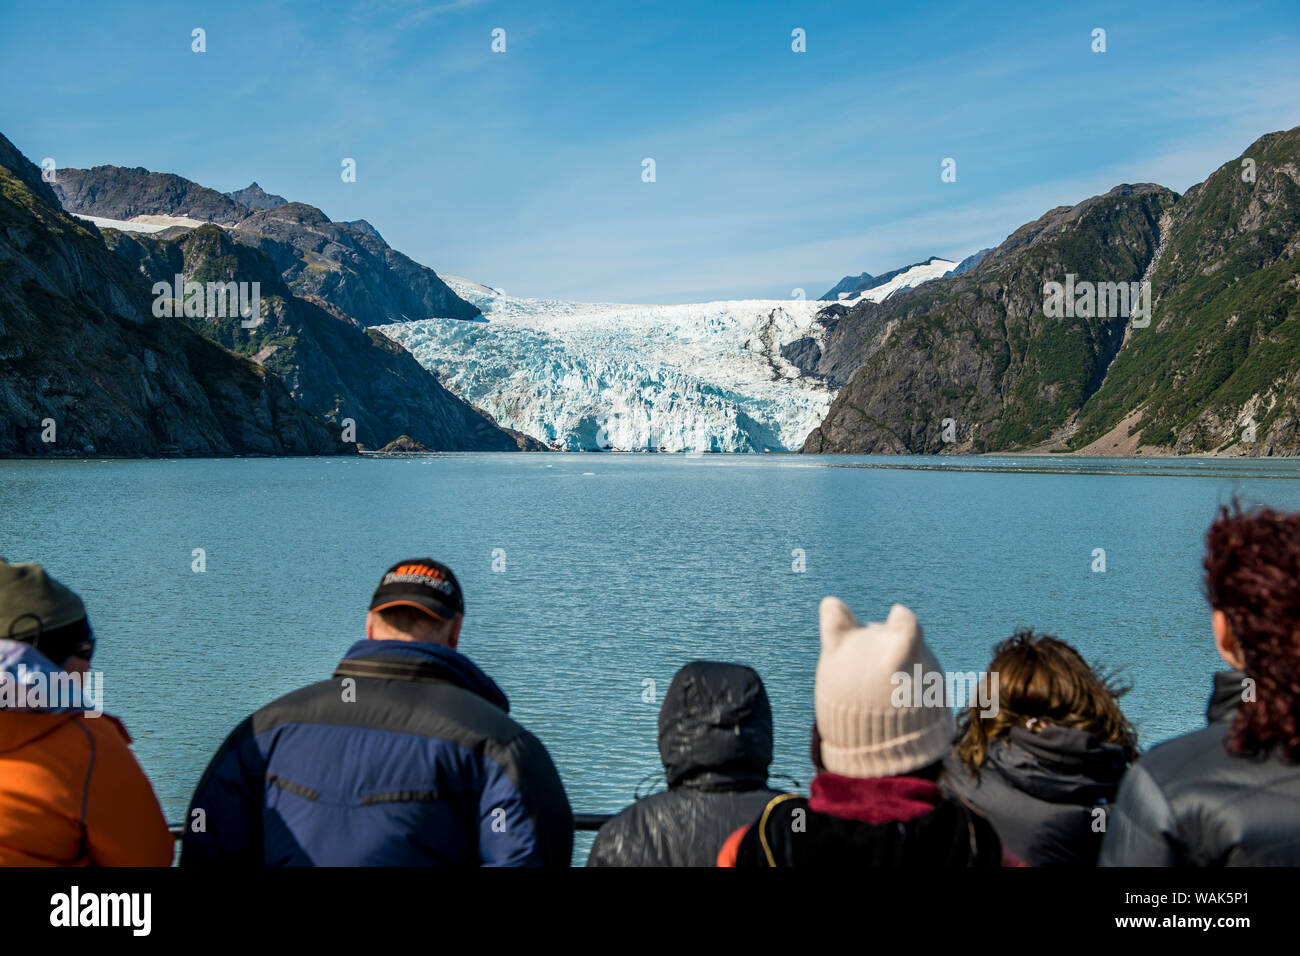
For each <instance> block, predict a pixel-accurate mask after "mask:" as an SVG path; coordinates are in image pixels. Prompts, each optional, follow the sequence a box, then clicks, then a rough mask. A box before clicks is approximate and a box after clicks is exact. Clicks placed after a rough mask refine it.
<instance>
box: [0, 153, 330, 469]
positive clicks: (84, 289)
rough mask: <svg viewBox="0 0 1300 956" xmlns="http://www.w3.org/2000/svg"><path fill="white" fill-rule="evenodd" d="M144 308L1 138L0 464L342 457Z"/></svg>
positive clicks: (265, 384)
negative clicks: (28, 458)
mask: <svg viewBox="0 0 1300 956" xmlns="http://www.w3.org/2000/svg"><path fill="white" fill-rule="evenodd" d="M151 306H152V297H151V295H150V292H149V287H148V284H147V283H145V282H144V281H143V280H142V279H141V277H140V276H139V274H138V273H136V272H135V271H134V270H133V269H132V268H131V267H130V266H129V265H128V264H127V263H126V262H125V261H123V260H122V259H121V258H119V257H118V256H116V255H114V254H113V253H112V252H110V251H109V250H108V248H107V247H106V246H105V245H104V242H103V239H102V238H101V236H100V234H99V233H98V232H97V231H96V229H95V228H94V227H93V226H90V225H88V224H86V223H83V222H81V221H79V220H77V219H76V218H74V217H72V216H69V215H67V214H66V213H64V212H63V211H62V210H61V208H60V205H59V200H58V198H57V197H56V196H55V194H54V192H53V191H52V190H51V189H50V187H49V184H47V183H45V182H44V181H43V180H42V179H41V174H40V170H39V169H37V168H36V167H35V166H34V165H33V164H32V163H31V162H29V161H28V160H27V159H26V158H25V157H24V156H23V155H22V154H21V153H19V152H18V150H17V149H16V148H15V147H14V146H13V144H12V143H10V142H9V140H7V139H6V138H4V137H3V136H0V454H2V455H36V456H45V455H58V454H76V455H81V454H86V455H90V454H94V455H168V454H179V455H231V454H267V455H294V454H338V453H346V452H351V451H354V450H355V449H354V447H353V446H351V445H348V446H345V445H343V444H342V442H341V441H340V436H339V432H338V431H337V430H336V429H334V428H333V427H331V426H328V425H326V424H325V423H324V422H322V421H321V420H320V419H318V418H317V417H315V416H314V415H312V414H311V413H310V412H308V411H306V410H305V409H304V408H302V407H301V406H300V405H299V404H298V403H297V402H295V401H294V400H293V398H292V397H291V395H290V394H289V391H288V389H287V388H286V387H285V385H284V383H283V382H281V381H280V379H279V378H278V377H277V376H275V375H274V374H273V373H271V372H269V371H268V370H267V369H265V368H262V367H260V366H258V365H256V364H255V363H253V362H250V361H248V360H247V359H245V358H241V357H239V356H236V355H233V354H231V353H230V352H229V351H227V350H226V349H223V348H222V347H221V346H219V345H217V344H215V343H214V342H211V341H209V340H208V339H206V338H204V337H203V336H201V335H199V334H197V333H196V332H194V331H193V330H192V329H190V328H188V327H187V326H185V325H184V324H183V323H181V322H177V321H175V320H172V319H165V318H163V319H159V318H155V317H154V315H153V313H152V309H151ZM51 422H52V424H53V428H52V430H51V427H50V423H51ZM51 435H52V437H53V438H54V439H55V440H54V441H53V442H47V441H44V440H43V437H49V436H51Z"/></svg>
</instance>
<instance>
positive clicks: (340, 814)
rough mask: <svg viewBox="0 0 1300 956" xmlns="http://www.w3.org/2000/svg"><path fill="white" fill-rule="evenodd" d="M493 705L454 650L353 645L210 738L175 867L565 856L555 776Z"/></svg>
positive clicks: (567, 828) (555, 861) (568, 847)
mask: <svg viewBox="0 0 1300 956" xmlns="http://www.w3.org/2000/svg"><path fill="white" fill-rule="evenodd" d="M509 706H510V705H509V702H508V701H507V699H506V696H505V694H504V693H502V691H501V689H500V688H499V687H498V686H497V685H496V683H495V682H493V680H492V679H491V678H490V677H488V676H487V675H486V674H485V673H483V671H481V670H480V669H479V668H478V667H477V666H476V665H475V664H474V663H473V662H472V661H471V660H470V659H469V658H468V657H465V656H464V655H463V654H460V653H457V652H456V651H453V650H450V649H448V648H445V647H442V646H440V645H437V644H425V643H415V642H405V641H360V642H358V643H357V644H354V645H353V646H352V647H351V648H350V649H349V650H348V652H347V655H346V657H344V659H343V661H342V663H341V664H340V665H339V667H338V669H337V670H336V671H335V672H334V676H333V678H332V679H331V680H326V681H321V682H320V683H318V684H313V685H311V686H309V687H304V688H302V689H301V690H298V691H295V692H293V693H291V694H288V695H286V696H284V697H281V698H280V699H279V700H277V701H275V702H274V703H272V704H269V705H267V706H266V707H263V708H262V709H261V710H259V711H258V712H257V713H256V714H254V715H253V716H252V717H250V718H248V719H247V720H245V721H244V722H243V723H242V724H240V725H239V726H238V727H236V728H235V730H234V731H233V732H232V733H231V734H230V736H229V737H228V738H227V739H226V742H225V743H224V744H223V745H222V747H221V749H220V750H218V751H217V754H216V756H214V757H213V758H212V761H211V763H210V764H209V765H208V769H207V772H206V773H204V775H203V778H202V779H201V780H200V781H199V785H198V789H197V790H196V791H195V794H194V798H193V801H192V802H191V804H190V812H189V814H188V815H187V818H186V832H185V836H184V842H183V844H182V851H181V865H182V866H192V865H204V864H207V865H251V866H262V865H265V866H309V865H320V866H430V865H433V866H439V865H441V866H478V865H482V866H542V865H545V866H568V865H569V862H570V857H571V855H572V851H573V815H572V812H571V810H570V808H569V801H568V798H567V797H566V795H565V792H564V785H563V784H562V783H561V781H560V777H559V774H558V773H557V771H556V769H555V765H554V764H553V763H552V762H551V758H550V755H549V754H548V753H547V751H546V748H545V747H543V746H542V744H541V742H540V741H538V739H537V738H536V737H534V736H533V735H532V734H530V733H529V732H528V731H526V730H525V729H524V728H522V727H520V726H519V725H518V724H516V723H515V722H514V721H513V720H511V719H510V717H509V716H507V712H508V710H509ZM197 811H202V812H201V813H199V812H197Z"/></svg>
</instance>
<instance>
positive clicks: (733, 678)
mask: <svg viewBox="0 0 1300 956" xmlns="http://www.w3.org/2000/svg"><path fill="white" fill-rule="evenodd" d="M659 755H660V756H661V757H662V758H663V762H664V771H665V772H666V774H667V777H668V786H669V787H677V786H686V787H699V788H702V789H709V790H733V789H743V788H749V787H753V786H756V785H758V786H761V785H762V784H763V783H765V782H766V781H767V768H768V767H769V766H770V765H771V763H772V707H771V705H770V704H769V703H768V700H767V690H766V689H765V688H764V687H763V680H762V678H760V677H759V676H758V673H757V672H756V671H754V670H753V668H749V667H745V666H743V665H741V664H723V663H718V662H717V661H692V662H691V663H690V664H687V665H686V666H685V667H683V668H682V669H681V670H679V671H678V672H677V673H676V675H674V676H673V682H672V684H671V685H670V686H669V688H668V693H667V694H665V695H664V703H663V706H662V707H661V708H660V709H659Z"/></svg>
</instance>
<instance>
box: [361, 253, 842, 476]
mask: <svg viewBox="0 0 1300 956" xmlns="http://www.w3.org/2000/svg"><path fill="white" fill-rule="evenodd" d="M442 279H443V280H444V281H445V282H447V284H448V285H449V286H451V288H452V290H453V291H454V292H456V294H457V295H459V296H460V297H461V298H463V299H466V300H467V301H469V302H472V303H473V304H474V305H476V306H478V308H479V309H481V310H482V312H483V319H482V320H478V321H464V320H457V319H436V318H435V319H425V320H420V321H415V322H402V323H398V324H395V325H389V326H384V327H383V328H382V329H381V331H383V332H384V334H386V335H388V336H389V337H391V338H393V339H396V340H397V341H398V342H400V343H401V344H402V345H404V346H405V347H406V348H407V349H409V350H410V351H411V353H412V354H413V355H415V357H416V358H417V359H418V360H419V361H420V362H421V364H423V365H424V366H425V367H427V368H429V369H432V370H433V371H435V372H436V373H437V374H438V377H439V378H440V379H441V380H442V383H443V384H444V385H446V386H447V388H449V389H451V390H452V391H453V392H455V393H456V394H457V395H459V396H460V397H461V398H463V399H465V400H466V401H469V402H471V403H473V404H474V405H477V406H479V407H480V408H483V409H484V410H486V411H487V412H488V413H490V414H491V415H492V416H493V417H494V418H495V419H496V420H497V422H498V423H500V424H501V425H503V426H506V427H508V428H514V429H517V430H519V431H522V432H525V433H526V434H529V435H532V436H534V437H536V438H540V439H541V440H542V441H545V442H547V443H548V444H552V445H557V446H559V447H562V448H565V449H568V450H580V449H581V450H594V449H597V448H608V449H613V450H619V451H673V452H676V451H715V452H751V451H756V452H763V451H785V450H790V449H795V448H798V447H800V445H801V444H802V443H803V440H804V439H805V438H806V437H807V435H808V433H809V432H810V431H812V429H814V428H816V427H817V426H818V425H819V424H821V421H822V419H823V418H824V417H825V416H826V412H827V410H828V409H829V407H830V403H831V400H832V399H833V398H834V390H833V389H831V388H830V387H829V386H828V385H827V384H826V382H825V381H824V380H822V379H820V378H818V377H816V376H810V375H807V374H805V373H803V372H801V371H800V370H799V369H798V368H797V367H796V366H794V365H792V364H791V363H790V362H788V361H786V360H785V359H784V358H782V356H781V346H782V345H787V344H789V343H791V342H794V341H797V340H798V339H801V338H805V337H809V336H811V337H813V338H820V337H822V336H824V335H825V329H824V328H823V327H822V326H821V324H820V323H817V322H815V321H814V318H815V316H816V315H817V313H818V312H819V311H820V310H821V309H823V308H825V303H821V302H815V301H804V300H790V301H785V300H762V299H751V300H744V301H731V302H707V303H700V304H691V305H625V304H618V303H587V302H567V301H562V300H557V299H533V298H519V297H515V296H510V295H505V294H504V293H502V292H500V291H497V290H493V289H491V288H489V287H487V286H484V285H480V284H478V283H475V282H470V281H467V280H461V279H458V278H457V277H454V276H446V275H444V276H442Z"/></svg>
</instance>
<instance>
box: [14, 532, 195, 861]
mask: <svg viewBox="0 0 1300 956" xmlns="http://www.w3.org/2000/svg"><path fill="white" fill-rule="evenodd" d="M94 651H95V638H94V635H93V633H92V632H91V630H90V622H89V621H88V620H87V619H86V608H85V606H84V605H83V604H82V603H81V598H79V597H77V595H76V594H74V593H73V592H72V591H71V590H70V589H68V588H67V587H65V586H64V585H62V584H60V583H59V582H58V581H56V580H55V579H54V578H52V577H51V576H50V575H49V574H48V573H46V571H45V569H44V568H43V567H41V566H40V565H39V564H35V563H30V562H29V563H23V564H10V563H9V562H8V561H5V560H4V559H3V558H0V865H3V866H89V865H95V866H168V865H170V864H171V861H172V853H173V850H174V845H173V843H172V837H171V834H170V833H168V832H167V821H166V820H165V819H164V818H163V813H162V808H161V807H159V806H158V798H157V797H155V796H154V792H153V787H151V786H150V785H149V779H148V778H147V777H146V776H145V774H144V771H143V770H141V769H140V764H139V763H137V762H136V759H135V755H134V754H132V753H131V737H130V735H128V734H127V732H126V728H125V727H124V726H123V725H122V723H121V722H120V721H118V720H117V719H116V718H113V717H110V716H109V715H108V714H105V713H103V712H102V710H101V709H100V708H102V706H103V701H102V700H96V701H94V704H95V706H94V707H92V706H90V704H89V703H88V702H87V701H86V700H85V698H84V696H83V690H84V689H85V688H86V687H87V684H85V683H83V682H82V676H83V675H85V674H86V672H88V671H89V670H90V658H91V655H92V654H93V653H94Z"/></svg>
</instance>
